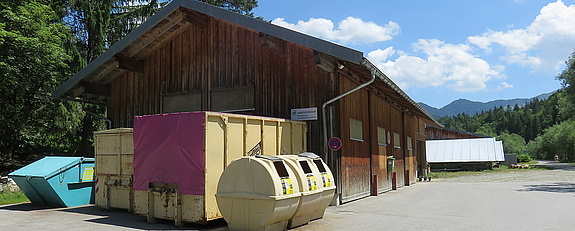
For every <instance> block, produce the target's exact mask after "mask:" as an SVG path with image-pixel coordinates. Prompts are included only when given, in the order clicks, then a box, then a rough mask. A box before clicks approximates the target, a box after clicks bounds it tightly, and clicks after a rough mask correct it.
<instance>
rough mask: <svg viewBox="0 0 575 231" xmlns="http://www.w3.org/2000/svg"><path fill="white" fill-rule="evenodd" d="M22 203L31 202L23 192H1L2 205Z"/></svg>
mask: <svg viewBox="0 0 575 231" xmlns="http://www.w3.org/2000/svg"><path fill="white" fill-rule="evenodd" d="M22 202H30V200H28V197H26V195H24V193H22V192H21V191H16V192H0V205H9V204H17V203H22Z"/></svg>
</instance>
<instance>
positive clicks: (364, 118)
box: [339, 75, 372, 200]
mask: <svg viewBox="0 0 575 231" xmlns="http://www.w3.org/2000/svg"><path fill="white" fill-rule="evenodd" d="M339 80H340V84H341V90H342V92H346V91H349V90H351V89H353V88H354V87H356V86H357V84H355V83H353V82H352V81H350V80H349V79H348V78H346V77H342V76H341V75H340V79H339ZM368 93H369V92H368V91H366V90H364V89H360V90H358V91H356V92H354V93H352V94H350V95H348V96H346V97H345V98H343V99H341V100H340V101H339V103H340V110H339V113H340V122H339V123H340V127H341V133H340V136H341V137H340V138H341V140H342V148H341V150H340V155H341V175H342V179H341V181H342V182H341V187H342V188H343V189H345V190H343V192H342V195H341V197H342V199H343V200H351V199H355V198H358V197H363V196H366V195H369V193H370V189H371V187H370V186H371V176H372V174H371V152H370V145H369V143H370V141H371V139H370V134H369V111H368V110H369V106H368V102H369V101H368ZM350 119H355V120H359V121H361V122H362V124H361V125H362V129H361V130H362V133H363V134H362V137H363V138H362V139H361V140H360V139H354V138H352V137H351V135H350V133H351V131H350V130H351V129H350V126H351V125H350Z"/></svg>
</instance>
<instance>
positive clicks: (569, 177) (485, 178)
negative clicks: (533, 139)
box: [433, 160, 575, 182]
mask: <svg viewBox="0 0 575 231" xmlns="http://www.w3.org/2000/svg"><path fill="white" fill-rule="evenodd" d="M536 165H537V166H544V167H548V168H552V169H553V170H538V169H528V170H517V171H511V172H483V173H480V174H475V175H468V176H461V177H453V178H442V179H433V180H434V181H435V180H437V181H441V182H530V181H539V182H540V181H554V182H565V181H575V165H573V164H565V163H555V162H553V161H545V160H539V163H538V164H536Z"/></svg>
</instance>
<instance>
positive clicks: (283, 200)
mask: <svg viewBox="0 0 575 231" xmlns="http://www.w3.org/2000/svg"><path fill="white" fill-rule="evenodd" d="M296 177H297V176H296V173H294V172H293V171H292V170H291V168H289V167H287V166H286V164H285V162H284V161H283V160H282V159H280V158H277V156H265V155H261V156H255V157H242V158H240V159H237V160H234V161H233V162H232V163H230V165H229V166H228V167H227V168H226V169H225V170H224V172H223V173H222V175H221V177H220V180H219V182H218V188H217V194H216V200H217V203H218V206H219V208H220V212H221V213H222V215H223V216H224V219H225V220H226V222H227V223H228V228H229V229H230V230H285V229H286V228H287V226H288V221H289V220H290V218H292V217H293V215H294V214H295V212H296V210H297V208H298V203H299V201H300V197H301V193H300V189H299V186H298V184H297V179H296Z"/></svg>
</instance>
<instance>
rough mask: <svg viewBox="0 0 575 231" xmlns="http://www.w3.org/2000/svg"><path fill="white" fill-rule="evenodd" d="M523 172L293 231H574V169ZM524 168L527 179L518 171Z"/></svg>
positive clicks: (30, 215)
mask: <svg viewBox="0 0 575 231" xmlns="http://www.w3.org/2000/svg"><path fill="white" fill-rule="evenodd" d="M546 164H549V165H551V166H553V165H554V163H546ZM558 166H559V165H558ZM522 172H524V173H521V174H523V175H520V176H524V177H519V178H517V177H507V178H506V177H504V176H496V178H497V179H508V180H506V181H496V182H490V181H482V180H478V179H479V178H476V179H463V180H461V181H457V180H435V179H434V181H432V182H419V183H417V184H414V185H412V186H409V187H403V188H400V189H399V190H397V191H391V192H387V193H383V194H380V195H379V196H377V197H368V198H364V199H360V200H357V201H354V202H350V203H347V204H344V205H341V206H337V207H329V208H328V209H327V211H326V214H325V217H324V218H323V219H321V220H316V221H313V222H311V223H310V224H308V225H305V226H301V227H299V228H296V229H293V230H575V228H574V227H575V219H573V214H575V178H570V175H569V174H572V173H575V167H574V166H570V165H561V166H560V167H559V168H557V169H556V170H550V171H522ZM515 173H516V172H514V173H513V174H515ZM529 174H533V175H532V176H534V178H533V179H532V180H530V179H531V178H528V177H525V176H528V175H529ZM553 174H556V175H553ZM541 175H543V176H545V177H540V176H541ZM565 176H568V177H565ZM0 217H2V219H0V230H66V229H69V230H176V229H177V228H176V227H174V226H173V225H172V223H171V222H169V221H166V222H164V223H160V224H148V223H146V220H145V218H144V217H141V216H135V215H131V214H128V213H126V212H123V211H105V210H103V209H101V208H96V207H94V206H80V207H74V208H58V209H54V208H39V207H35V206H32V205H30V204H19V205H7V206H0ZM183 229H186V230H227V228H226V227H225V222H222V221H216V222H213V223H211V224H210V225H209V226H199V225H193V224H186V226H185V227H184V228H183Z"/></svg>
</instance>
